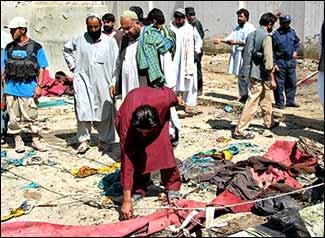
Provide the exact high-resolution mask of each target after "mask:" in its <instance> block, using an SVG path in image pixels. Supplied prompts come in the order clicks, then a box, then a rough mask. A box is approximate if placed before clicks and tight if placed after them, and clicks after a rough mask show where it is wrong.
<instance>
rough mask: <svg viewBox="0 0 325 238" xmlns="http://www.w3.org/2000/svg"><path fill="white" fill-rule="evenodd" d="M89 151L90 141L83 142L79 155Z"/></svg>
mask: <svg viewBox="0 0 325 238" xmlns="http://www.w3.org/2000/svg"><path fill="white" fill-rule="evenodd" d="M88 149H89V141H84V142H81V144H80V145H79V147H78V149H77V154H85V153H86V152H87V150H88Z"/></svg>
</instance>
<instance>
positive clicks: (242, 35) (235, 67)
mask: <svg viewBox="0 0 325 238" xmlns="http://www.w3.org/2000/svg"><path fill="white" fill-rule="evenodd" d="M253 31H255V27H254V25H253V24H251V23H249V22H246V23H245V24H244V26H243V27H240V26H237V27H236V28H235V29H234V30H233V32H231V33H230V34H229V35H228V36H227V37H226V38H225V40H234V41H242V42H245V41H246V39H247V36H248V34H249V33H251V32H253ZM244 47H245V46H241V45H233V46H232V52H231V55H230V58H229V65H228V74H234V75H236V76H238V75H239V70H240V68H241V66H242V63H243V58H242V53H243V50H244Z"/></svg>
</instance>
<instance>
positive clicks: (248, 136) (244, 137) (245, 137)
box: [232, 133, 255, 140]
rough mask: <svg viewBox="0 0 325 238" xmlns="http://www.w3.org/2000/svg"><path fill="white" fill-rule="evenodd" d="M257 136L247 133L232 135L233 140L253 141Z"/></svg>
mask: <svg viewBox="0 0 325 238" xmlns="http://www.w3.org/2000/svg"><path fill="white" fill-rule="evenodd" d="M254 137H255V135H254V134H252V133H246V134H236V133H233V134H232V138H234V139H236V140H251V139H254Z"/></svg>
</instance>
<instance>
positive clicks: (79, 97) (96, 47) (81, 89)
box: [63, 32, 118, 128]
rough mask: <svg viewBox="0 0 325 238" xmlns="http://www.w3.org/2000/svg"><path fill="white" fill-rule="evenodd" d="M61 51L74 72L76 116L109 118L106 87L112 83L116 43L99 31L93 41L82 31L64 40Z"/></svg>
mask: <svg viewBox="0 0 325 238" xmlns="http://www.w3.org/2000/svg"><path fill="white" fill-rule="evenodd" d="M74 53H75V55H74ZM63 55H64V58H65V60H66V62H67V64H68V67H69V69H70V70H73V72H74V81H73V87H74V90H75V100H76V111H77V117H78V120H79V121H105V120H111V121H113V119H109V118H112V116H113V115H112V113H111V112H112V111H114V110H115V105H114V104H113V100H112V98H111V96H110V93H109V89H110V87H111V86H113V85H115V83H116V79H115V77H114V72H115V66H116V60H117V57H118V46H117V44H116V42H115V40H114V39H113V38H112V37H109V36H107V35H106V34H101V36H100V38H99V39H98V40H97V41H96V42H94V41H93V39H92V38H91V37H90V35H89V34H88V33H87V32H86V33H84V34H83V35H80V36H77V37H73V39H72V40H70V41H68V42H67V43H65V45H64V49H63ZM111 128H113V127H111Z"/></svg>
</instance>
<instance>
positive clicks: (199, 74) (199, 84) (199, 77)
mask: <svg viewBox="0 0 325 238" xmlns="http://www.w3.org/2000/svg"><path fill="white" fill-rule="evenodd" d="M202 56H203V53H201V54H198V55H197V59H196V60H195V62H196V65H197V87H198V91H199V92H202V90H203V78H202V65H201V60H202Z"/></svg>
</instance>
